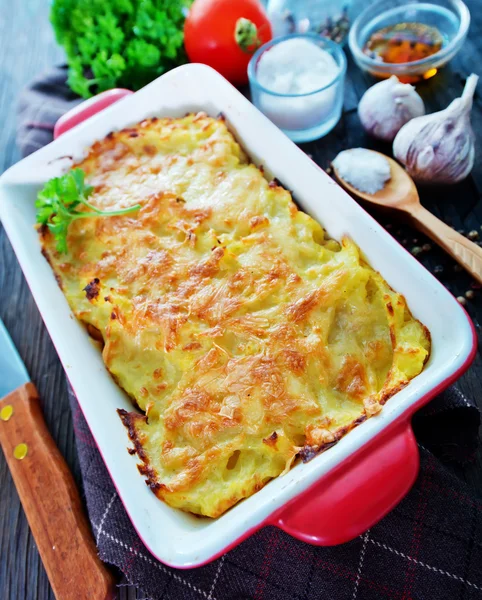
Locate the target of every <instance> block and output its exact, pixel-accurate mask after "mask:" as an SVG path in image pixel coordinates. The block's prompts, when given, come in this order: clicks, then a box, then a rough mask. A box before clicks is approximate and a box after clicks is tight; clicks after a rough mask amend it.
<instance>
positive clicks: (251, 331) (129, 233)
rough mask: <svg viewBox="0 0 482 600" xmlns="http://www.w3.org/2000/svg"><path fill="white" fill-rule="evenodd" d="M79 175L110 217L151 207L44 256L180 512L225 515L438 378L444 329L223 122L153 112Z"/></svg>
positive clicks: (84, 224) (110, 141) (149, 467)
mask: <svg viewBox="0 0 482 600" xmlns="http://www.w3.org/2000/svg"><path fill="white" fill-rule="evenodd" d="M77 167H79V168H81V169H83V170H84V171H85V173H86V181H87V182H88V183H89V184H90V185H92V186H94V193H93V194H92V195H91V196H90V198H89V201H90V202H91V204H93V205H94V206H96V207H97V208H101V209H103V210H118V209H121V208H126V207H129V206H131V205H133V204H136V203H139V204H141V209H140V210H139V211H137V212H135V213H133V214H129V215H126V216H117V217H109V218H90V219H79V220H76V221H75V222H73V223H72V224H71V226H70V228H69V231H68V238H67V240H68V253H67V254H60V253H59V252H58V251H57V250H56V247H55V240H54V238H53V235H52V233H51V232H50V231H49V230H48V229H47V228H45V227H44V228H42V231H41V238H42V245H43V251H44V254H45V256H46V257H47V258H48V260H49V261H50V263H51V265H52V267H53V269H54V271H55V274H56V276H57V278H58V281H59V283H60V285H61V287H62V289H63V291H64V293H65V295H66V297H67V299H68V301H69V303H70V306H71V307H72V310H73V311H74V313H75V315H76V316H77V317H78V318H79V319H80V320H81V321H82V322H83V323H85V324H86V325H87V327H88V329H89V331H90V332H91V333H93V334H94V336H95V335H96V336H97V337H98V338H99V339H101V340H102V341H103V343H104V348H103V358H104V361H105V364H106V366H107V368H108V369H109V371H110V372H111V374H112V375H113V377H114V378H115V380H116V381H117V382H118V383H119V385H120V386H121V387H122V388H123V389H124V390H125V391H126V392H127V393H128V394H129V396H130V397H131V398H132V399H133V401H134V403H135V404H136V405H137V406H138V407H139V409H140V412H126V411H124V410H120V411H119V413H120V416H121V418H122V421H123V422H124V424H125V426H126V427H127V428H128V431H129V436H130V439H131V440H132V441H133V443H134V446H135V451H136V452H137V454H138V456H139V458H140V460H141V461H142V462H141V465H140V466H139V469H140V471H141V473H142V474H143V475H145V477H146V478H147V483H148V485H149V486H150V487H151V489H152V490H153V492H154V493H155V494H156V495H157V496H158V497H159V498H162V499H163V500H165V501H166V502H167V503H168V504H170V505H171V506H175V507H178V508H181V509H183V510H186V511H192V512H193V513H198V514H201V515H208V516H210V517H216V516H218V515H220V514H222V513H223V512H224V511H225V510H227V509H228V508H229V507H231V506H233V505H234V504H235V503H236V502H238V501H239V500H241V499H242V498H245V497H247V496H250V495H251V494H253V493H254V492H256V491H257V490H259V489H260V488H261V487H262V486H264V485H265V484H266V483H267V482H268V481H269V480H270V479H272V478H273V477H276V476H278V475H281V474H283V473H285V472H286V471H287V470H288V469H289V468H290V467H291V465H292V464H293V461H294V460H295V458H296V457H297V456H300V457H301V458H302V459H303V460H309V459H310V458H311V457H313V456H314V455H315V454H316V453H317V452H319V451H320V450H323V449H325V448H328V447H330V446H331V445H333V444H334V443H336V441H337V440H339V439H340V438H341V437H342V436H343V435H344V434H345V433H346V432H348V431H349V430H350V429H351V428H353V427H354V426H355V425H357V424H359V423H361V422H362V421H364V420H365V419H366V418H367V417H370V416H372V415H374V414H376V413H377V412H379V411H380V410H381V407H382V405H383V404H384V402H385V401H386V400H387V399H388V398H389V397H390V396H391V395H392V394H394V393H395V392H396V391H397V390H399V389H401V388H402V387H403V386H405V385H406V384H407V383H408V382H409V381H410V379H412V378H413V377H415V376H416V375H418V374H419V373H420V371H421V370H422V368H423V365H424V363H425V362H426V360H427V358H428V355H429V351H430V337H429V333H428V331H427V330H426V328H425V327H424V326H423V325H421V324H420V323H419V322H418V321H417V320H415V319H414V318H413V317H412V316H411V314H410V311H409V309H408V308H407V305H406V303H405V300H404V298H403V297H402V296H401V295H400V294H397V293H396V292H394V291H393V290H392V289H390V287H389V286H388V284H387V283H386V282H385V281H384V280H383V278H382V277H381V276H380V275H379V274H378V273H376V272H375V271H374V270H373V269H372V268H370V266H369V265H368V264H367V263H366V262H365V261H364V260H363V258H362V257H361V256H360V252H359V250H358V248H357V246H356V245H355V244H354V243H353V242H352V241H350V240H349V239H343V240H342V241H341V245H340V244H339V243H338V242H336V241H334V240H331V239H328V238H327V237H326V235H325V232H324V231H323V229H322V227H321V226H320V225H319V224H318V223H317V222H316V221H314V220H313V219H312V218H311V217H309V216H308V215H306V214H305V213H303V212H301V211H299V210H298V209H297V207H296V206H295V204H294V203H293V200H292V198H291V195H290V193H289V192H288V191H286V190H285V189H283V188H282V187H281V186H280V185H278V184H277V183H276V182H273V181H272V182H268V181H267V179H266V178H265V177H264V175H263V172H262V170H260V169H259V168H257V167H256V166H254V165H253V164H251V163H250V161H249V158H248V157H247V156H246V154H245V153H244V152H243V150H242V149H241V147H240V146H239V144H238V143H237V142H236V141H235V139H234V138H233V136H232V135H231V133H230V132H229V130H228V128H227V127H226V125H225V123H224V121H223V119H222V118H219V119H213V118H210V117H207V116H206V115H204V114H198V115H188V116H186V117H185V118H181V119H168V118H163V119H156V118H153V119H148V120H146V121H143V122H142V123H140V124H139V125H136V126H134V127H130V128H128V129H124V130H123V131H119V132H117V133H112V134H110V135H108V136H107V137H106V138H105V139H104V140H103V141H100V142H97V143H95V144H94V145H93V146H92V148H91V149H90V151H89V154H88V156H87V158H86V159H85V160H83V161H82V162H81V163H79V164H78V165H77ZM333 209H334V210H336V207H333ZM99 401H101V399H99ZM131 452H134V450H132V451H131Z"/></svg>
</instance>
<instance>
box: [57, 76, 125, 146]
mask: <svg viewBox="0 0 482 600" xmlns="http://www.w3.org/2000/svg"><path fill="white" fill-rule="evenodd" d="M133 93H134V92H132V91H131V90H126V89H124V88H114V89H112V90H107V91H106V92H101V93H100V94H97V96H93V97H92V98H89V99H88V100H85V102H81V103H80V104H77V106H74V108H72V109H71V110H69V111H68V112H66V113H65V114H64V115H62V116H61V117H60V119H59V120H58V121H57V123H55V127H54V140H56V139H57V138H58V137H59V136H61V135H62V134H63V133H65V132H66V131H68V130H69V129H72V127H75V126H76V125H80V123H82V122H83V121H86V120H87V119H89V118H90V117H93V116H94V115H96V114H97V113H98V112H100V111H101V110H104V108H107V107H108V106H110V105H111V104H114V102H117V101H118V100H121V99H122V98H124V97H125V96H130V95H131V94H133Z"/></svg>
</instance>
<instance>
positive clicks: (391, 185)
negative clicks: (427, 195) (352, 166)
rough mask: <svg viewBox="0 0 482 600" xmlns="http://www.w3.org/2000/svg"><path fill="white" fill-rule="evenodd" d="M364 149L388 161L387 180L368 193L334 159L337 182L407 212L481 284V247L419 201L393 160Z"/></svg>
mask: <svg viewBox="0 0 482 600" xmlns="http://www.w3.org/2000/svg"><path fill="white" fill-rule="evenodd" d="M365 152H368V153H371V154H375V155H378V157H382V158H383V159H385V160H386V161H387V162H388V165H389V168H390V179H389V180H388V181H386V182H385V185H384V186H383V188H382V189H379V190H378V191H377V192H375V193H372V194H370V193H368V192H366V191H362V190H359V189H357V188H356V187H355V186H354V185H352V184H351V183H349V182H348V181H346V180H345V179H343V177H342V176H341V174H340V173H339V171H338V169H337V168H336V162H337V161H336V159H335V161H333V171H334V173H335V176H336V179H337V181H338V182H339V183H340V185H341V186H342V187H343V188H345V189H346V190H347V191H348V192H350V194H351V195H352V196H354V197H356V198H360V199H362V200H365V201H366V202H371V203H372V204H378V205H379V206H384V207H387V208H391V209H394V210H398V211H401V212H403V213H406V214H408V215H410V217H411V219H412V221H413V223H414V225H415V227H417V229H419V230H420V231H422V232H423V233H425V234H426V235H427V236H428V237H429V238H431V239H432V240H434V242H436V243H437V244H439V245H440V246H441V247H442V248H443V249H444V250H445V251H446V252H448V254H450V255H451V256H452V257H453V258H454V259H455V260H456V261H457V262H458V263H459V264H460V265H462V266H463V267H464V268H465V269H466V270H467V271H468V272H469V273H470V274H471V275H472V276H473V277H474V278H475V279H476V280H477V281H478V282H479V283H482V248H480V247H479V246H477V244H474V242H471V241H470V240H468V239H467V238H466V237H464V236H463V235H461V234H460V233H458V232H457V231H455V229H452V228H451V227H449V226H448V225H446V224H445V223H444V222H443V221H441V220H440V219H438V218H437V217H436V216H435V215H433V214H432V213H431V212H430V211H428V210H427V209H426V208H424V207H423V206H422V205H421V204H420V198H419V196H418V192H417V188H416V187H415V183H414V182H413V180H412V178H411V177H410V175H409V174H408V173H407V172H406V171H405V169H403V168H402V167H401V166H400V165H399V164H398V163H397V162H396V161H394V160H393V159H392V158H389V157H388V156H385V155H384V154H381V153H380V152H375V151H374V150H365ZM345 176H346V175H345ZM361 187H362V186H361Z"/></svg>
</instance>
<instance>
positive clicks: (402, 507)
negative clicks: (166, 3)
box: [18, 67, 482, 600]
mask: <svg viewBox="0 0 482 600" xmlns="http://www.w3.org/2000/svg"><path fill="white" fill-rule="evenodd" d="M65 80H66V69H65V68H64V67H59V68H57V69H54V70H52V71H51V72H49V73H46V74H44V75H43V76H41V77H40V78H39V79H37V80H36V81H34V82H33V83H32V84H31V85H30V86H29V87H28V88H27V89H26V90H25V91H24V92H23V94H22V96H21V98H20V102H19V124H18V144H19V147H20V149H21V151H22V154H23V155H24V156H26V155H27V154H30V153H31V152H33V151H35V150H37V149H38V148H40V147H42V146H43V145H45V144H47V143H48V142H50V141H51V139H52V131H53V125H54V123H55V121H56V120H57V119H58V117H59V116H60V115H61V114H63V113H64V112H65V111H66V110H68V109H69V108H71V107H72V106H74V105H75V104H76V103H77V102H79V101H80V100H79V99H78V98H76V97H75V96H73V94H72V93H71V92H70V90H69V89H68V88H67V86H66V84H65ZM69 396H70V403H71V407H72V414H73V420H74V429H75V434H76V442H77V450H78V454H79V458H80V466H81V470H82V477H83V484H84V492H85V496H86V501H87V508H88V512H89V517H90V521H91V524H92V528H93V531H94V534H95V537H96V540H97V546H98V548H99V554H100V557H101V558H102V560H104V561H105V562H108V563H110V564H112V565H115V566H116V567H118V568H119V569H120V571H122V573H123V574H124V577H125V582H126V583H125V585H128V584H131V585H136V586H138V587H140V588H142V590H143V593H145V594H146V595H148V596H149V597H150V598H153V599H161V598H162V599H166V600H167V599H172V600H181V599H189V600H190V599H196V598H205V599H206V600H215V599H218V600H221V599H223V600H242V599H253V600H262V599H264V600H271V599H273V600H308V599H311V598H331V599H333V600H342V599H346V600H372V599H373V600H375V599H376V600H378V599H380V598H393V599H400V600H410V599H413V600H438V599H440V600H445V599H447V598H454V599H455V598H457V599H465V600H472V599H476V598H481V599H482V502H481V501H480V500H478V499H476V498H474V497H473V496H472V495H471V493H470V491H469V490H468V489H467V487H466V486H465V485H464V484H463V483H462V482H461V481H459V480H458V479H457V478H455V477H454V476H453V475H451V474H450V473H449V472H448V471H447V470H446V469H445V468H444V467H443V466H442V464H441V462H439V460H437V459H436V458H435V456H434V454H436V455H437V456H438V457H441V458H444V459H452V460H455V461H458V462H463V461H465V460H467V459H468V458H469V457H470V455H471V454H472V453H473V452H474V449H475V447H476V443H477V432H478V427H479V420H480V419H479V413H478V410H477V408H476V407H475V404H474V403H473V402H472V401H471V400H470V399H468V398H466V397H465V396H464V395H463V394H462V393H461V392H460V391H459V390H458V389H457V388H456V387H452V388H450V389H449V390H447V391H446V392H445V393H443V394H441V395H440V396H438V397H437V398H436V399H435V400H433V401H432V402H431V403H430V404H429V405H428V406H427V407H426V408H424V409H422V410H421V411H419V413H417V415H416V416H415V418H414V429H415V431H416V435H417V439H418V440H419V442H420V443H421V448H420V452H421V471H420V475H419V477H418V480H417V482H416V484H415V486H414V488H413V490H412V491H411V492H410V493H409V494H408V496H407V497H406V498H405V499H404V500H403V501H402V502H401V503H400V504H399V506H397V507H396V508H395V509H394V510H393V511H392V512H391V513H390V514H389V515H388V516H387V517H385V518H384V519H383V520H382V521H381V522H380V523H379V524H378V525H376V526H375V527H373V528H372V529H371V530H370V531H368V532H367V533H366V534H364V535H362V536H360V537H359V538H357V539H356V540H353V541H352V542H350V543H348V544H344V545H342V546H337V547H333V548H317V547H314V546H310V545H308V544H304V543H302V542H299V541H297V540H294V539H293V538H292V537H290V536H289V535H287V534H285V533H283V532H282V531H280V530H278V529H276V528H274V527H267V528H265V529H263V530H261V531H260V532H258V533H256V534H255V535H253V536H251V537H250V538H249V539H248V540H246V541H245V542H243V543H242V544H241V545H239V546H238V547H237V548H235V549H234V550H231V551H230V552H229V553H228V554H226V555H225V556H223V557H222V558H220V559H218V560H216V561H215V562H213V563H211V564H209V565H207V566H205V567H200V568H198V569H192V570H188V571H179V570H176V569H172V568H169V567H166V566H165V565H163V564H162V563H160V562H158V561H157V560H156V559H154V558H153V557H152V555H151V554H150V553H149V551H148V550H147V549H146V548H145V547H144V545H143V544H142V542H141V540H140V539H139V537H138V536H137V534H136V532H135V530H134V528H133V526H132V524H131V523H130V521H129V518H128V517H127V514H126V512H125V510H124V508H123V506H122V503H121V501H120V499H119V497H118V495H117V492H116V490H115V488H114V485H113V483H112V481H111V479H110V477H109V474H108V472H107V470H106V468H105V465H104V463H103V461H102V458H101V456H100V454H99V452H98V449H97V447H96V444H95V442H94V440H93V438H92V436H91V434H90V431H89V428H88V426H87V423H86V422H85V420H84V418H83V415H82V413H81V411H80V408H79V405H78V403H77V400H76V398H75V396H74V394H73V393H72V391H70V392H69ZM113 418H116V416H115V415H113ZM139 485H143V483H142V479H141V477H139ZM121 585H123V583H121Z"/></svg>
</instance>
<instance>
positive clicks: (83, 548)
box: [0, 320, 115, 600]
mask: <svg viewBox="0 0 482 600" xmlns="http://www.w3.org/2000/svg"><path fill="white" fill-rule="evenodd" d="M1 396H4V397H3V398H2V399H1V400H0V444H1V446H2V449H3V452H4V454H5V458H6V460H7V463H8V466H9V468H10V472H11V474H12V477H13V480H14V482H15V486H16V488H17V491H18V495H19V496H20V500H21V502H22V506H23V509H24V511H25V514H26V515H27V519H28V522H29V525H30V529H31V530H32V533H33V536H34V538H35V542H36V544H37V548H38V550H39V552H40V556H41V558H42V562H43V565H44V567H45V570H46V571H47V575H48V578H49V580H50V584H51V586H52V589H53V591H54V594H55V597H56V598H57V600H74V599H75V600H104V599H108V598H114V596H115V591H114V590H115V582H114V577H113V575H112V574H111V573H110V571H109V570H108V569H107V568H106V567H105V566H104V564H103V563H102V561H101V560H100V559H99V556H98V554H97V548H96V546H95V542H94V538H93V536H92V531H91V529H90V526H89V523H88V521H87V518H86V515H85V513H84V510H83V507H82V503H81V501H80V497H79V493H78V491H77V488H76V485H75V482H74V480H73V477H72V475H71V473H70V471H69V468H68V467H67V464H66V463H65V461H64V459H63V457H62V455H61V454H60V451H59V450H58V448H57V446H56V445H55V442H54V440H53V439H52V436H51V435H50V433H49V431H48V429H47V426H46V424H45V421H44V418H43V415H42V411H41V408H40V403H39V398H38V395H37V390H36V389H35V386H34V385H33V383H31V382H30V381H29V377H28V373H27V371H26V369H25V366H24V364H23V362H22V361H21V359H20V357H19V355H18V353H17V350H16V348H15V346H14V345H13V342H12V340H11V339H10V336H9V335H8V333H7V331H6V329H5V327H4V325H3V323H2V321H1V320H0V397H1Z"/></svg>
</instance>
